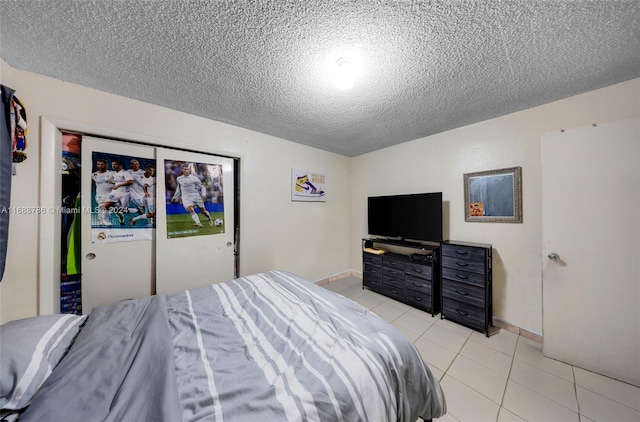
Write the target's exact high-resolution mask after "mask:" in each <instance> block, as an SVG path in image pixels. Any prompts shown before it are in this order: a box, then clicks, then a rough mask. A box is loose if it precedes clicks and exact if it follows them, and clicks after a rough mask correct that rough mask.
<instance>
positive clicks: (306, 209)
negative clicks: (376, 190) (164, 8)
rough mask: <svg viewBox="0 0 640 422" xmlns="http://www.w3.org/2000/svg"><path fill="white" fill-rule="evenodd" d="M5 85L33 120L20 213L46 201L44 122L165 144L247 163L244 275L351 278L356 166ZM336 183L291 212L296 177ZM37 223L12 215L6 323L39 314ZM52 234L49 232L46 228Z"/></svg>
mask: <svg viewBox="0 0 640 422" xmlns="http://www.w3.org/2000/svg"><path fill="white" fill-rule="evenodd" d="M0 77H1V82H2V84H4V85H7V86H9V87H11V88H13V89H15V90H16V96H17V97H18V98H20V100H21V101H22V102H23V103H24V104H25V106H26V108H27V113H28V119H29V120H28V124H29V126H28V140H29V148H28V151H27V153H28V159H27V160H26V161H25V162H23V163H21V164H19V165H18V166H17V175H15V176H14V177H13V179H12V189H11V192H12V200H11V205H12V206H14V207H36V206H38V201H39V188H40V187H39V178H40V162H39V160H40V151H39V150H40V130H39V119H40V117H41V116H45V117H48V118H54V119H62V120H67V121H72V122H77V123H79V124H82V125H91V126H94V127H98V128H105V129H109V130H119V131H124V132H129V133H131V134H135V135H136V136H143V137H144V136H149V137H153V138H156V139H157V143H158V144H160V145H165V146H175V147H182V148H187V149H195V150H203V151H206V152H214V153H215V152H218V153H223V154H227V155H232V156H238V157H240V158H241V166H242V167H241V229H242V233H241V243H240V248H241V249H240V254H241V267H240V272H241V275H246V274H250V273H254V272H258V271H265V270H270V269H285V270H288V271H291V272H294V273H297V274H299V275H301V276H303V277H305V278H307V279H310V280H317V279H320V278H324V277H328V276H331V275H334V274H336V273H339V272H342V271H345V270H348V269H349V268H350V262H351V261H350V253H351V245H350V232H351V227H350V218H349V217H350V215H351V210H350V207H351V202H350V190H349V189H350V185H349V183H348V180H349V166H350V160H349V158H347V157H343V156H340V155H337V154H332V153H328V152H325V151H321V150H318V149H315V148H310V147H306V146H303V145H299V144H296V143H293V142H288V141H284V140H282V139H278V138H274V137H271V136H267V135H264V134H260V133H257V132H253V131H249V130H245V129H241V128H238V127H235V126H231V125H227V124H223V123H219V122H216V121H212V120H208V119H204V118H201V117H196V116H193V115H189V114H185V113H181V112H176V111H173V110H169V109H166V108H163V107H158V106H154V105H150V104H146V103H142V102H140V101H135V100H131V99H128V98H124V97H119V96H115V95H111V94H107V93H104V92H100V91H96V90H93V89H88V88H85V87H81V86H78V85H74V84H70V83H66V82H63V81H60V80H55V79H52V78H48V77H45V76H41V75H37V74H33V73H30V72H24V71H21V70H18V69H14V68H12V67H11V66H9V65H7V63H5V62H4V61H2V60H0ZM292 168H300V169H308V170H313V171H319V172H324V173H325V174H327V192H328V193H327V202H325V203H308V202H291V200H290V192H291V191H290V179H291V169H292ZM38 224H39V223H38V218H37V216H35V215H12V216H11V223H10V231H9V250H8V257H7V259H8V263H7V267H6V270H5V274H4V278H3V280H2V283H0V321H2V322H4V321H8V320H11V319H16V318H22V317H27V316H32V315H36V314H37V309H38V286H37V279H38V271H39V270H38V256H37V250H38V230H39V227H38ZM45 229H46V228H45Z"/></svg>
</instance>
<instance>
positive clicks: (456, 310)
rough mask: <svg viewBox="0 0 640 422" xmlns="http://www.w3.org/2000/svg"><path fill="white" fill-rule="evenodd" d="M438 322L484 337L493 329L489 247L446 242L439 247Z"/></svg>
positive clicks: (479, 244) (481, 244) (480, 244)
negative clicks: (479, 333)
mask: <svg viewBox="0 0 640 422" xmlns="http://www.w3.org/2000/svg"><path fill="white" fill-rule="evenodd" d="M440 255H441V259H440V263H441V272H440V274H441V278H442V313H441V318H443V319H450V320H451V321H454V322H456V323H458V324H461V325H464V326H466V327H469V328H472V329H474V330H477V331H480V332H482V333H485V334H486V335H487V337H488V336H489V326H493V322H492V316H493V294H492V262H491V259H492V258H491V245H487V244H483V243H470V242H458V241H453V240H448V241H445V242H442V243H441V245H440Z"/></svg>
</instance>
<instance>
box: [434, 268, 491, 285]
mask: <svg viewBox="0 0 640 422" xmlns="http://www.w3.org/2000/svg"><path fill="white" fill-rule="evenodd" d="M442 279H443V283H445V281H444V279H449V280H453V281H458V282H460V283H467V284H473V285H474V286H480V287H484V284H485V276H484V274H477V273H470V272H468V271H462V270H456V269H454V268H446V267H442Z"/></svg>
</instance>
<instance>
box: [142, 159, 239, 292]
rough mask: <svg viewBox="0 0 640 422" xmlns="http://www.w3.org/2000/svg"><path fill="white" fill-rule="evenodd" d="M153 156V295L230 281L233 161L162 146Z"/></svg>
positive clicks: (232, 262)
mask: <svg viewBox="0 0 640 422" xmlns="http://www.w3.org/2000/svg"><path fill="white" fill-rule="evenodd" d="M156 158H157V164H158V165H157V167H158V168H157V180H158V184H157V197H158V201H157V229H156V243H155V244H156V291H157V292H158V293H161V292H162V293H165V292H166V293H168V292H175V291H180V290H184V289H190V288H195V287H201V286H205V285H208V284H212V283H218V282H222V281H228V280H231V279H233V278H234V274H235V272H234V262H235V258H234V227H235V222H234V198H235V190H234V174H233V173H234V167H233V160H232V159H230V158H224V157H219V156H213V155H205V154H195V153H190V152H185V151H177V150H170V149H165V148H157V154H156ZM196 179H197V180H199V181H200V183H198V182H197V181H196Z"/></svg>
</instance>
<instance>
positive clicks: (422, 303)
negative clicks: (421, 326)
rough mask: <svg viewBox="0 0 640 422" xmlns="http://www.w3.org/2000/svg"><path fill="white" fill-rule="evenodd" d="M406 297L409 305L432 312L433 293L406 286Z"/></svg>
mask: <svg viewBox="0 0 640 422" xmlns="http://www.w3.org/2000/svg"><path fill="white" fill-rule="evenodd" d="M404 299H405V301H406V303H407V304H408V305H411V306H413V307H414V308H418V309H422V310H423V311H427V312H431V310H432V309H431V304H432V297H431V295H428V294H425V293H422V292H419V291H416V290H413V289H410V288H406V287H405V289H404Z"/></svg>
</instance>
